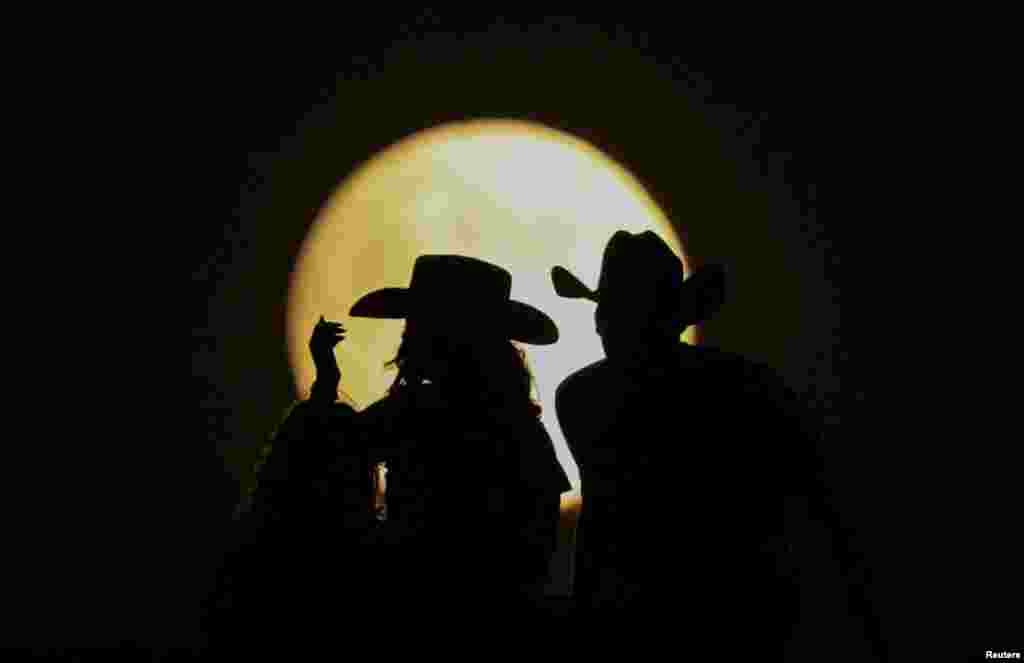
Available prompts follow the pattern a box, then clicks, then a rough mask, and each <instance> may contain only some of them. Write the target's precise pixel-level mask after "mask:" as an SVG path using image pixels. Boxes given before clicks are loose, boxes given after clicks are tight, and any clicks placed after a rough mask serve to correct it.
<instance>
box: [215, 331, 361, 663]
mask: <svg viewBox="0 0 1024 663" xmlns="http://www.w3.org/2000/svg"><path fill="white" fill-rule="evenodd" d="M344 333H345V332H344V329H343V328H342V327H341V325H339V324H338V323H333V322H327V321H325V320H324V319H323V318H321V320H320V322H319V323H317V325H316V326H315V328H314V330H313V333H312V336H311V338H310V342H309V348H310V352H311V355H312V358H313V361H314V364H315V365H316V369H317V378H316V381H315V382H314V384H313V388H312V390H311V395H310V398H309V399H308V400H306V401H304V402H300V403H298V404H296V405H295V406H294V407H293V408H292V409H291V410H290V411H289V413H288V415H287V416H286V417H285V419H284V421H283V422H282V423H281V425H280V426H279V427H278V429H277V430H276V431H275V432H274V434H273V435H272V436H271V439H270V443H269V444H268V445H266V447H265V448H264V450H263V459H262V461H261V462H260V463H259V464H258V466H257V470H258V471H257V477H258V484H257V487H256V489H255V490H254V492H253V493H252V495H250V496H249V497H248V498H247V499H246V500H245V501H244V502H243V503H242V504H240V505H239V508H238V509H237V510H236V514H235V522H234V523H233V532H232V534H231V542H230V544H229V550H228V551H227V556H226V559H225V562H224V563H223V565H222V569H221V572H220V576H219V578H218V583H219V585H218V587H217V588H216V590H215V592H214V594H213V596H211V597H210V600H209V605H208V611H209V615H208V617H207V628H208V630H209V631H210V633H209V641H210V644H211V646H213V647H214V648H225V647H229V648H238V647H244V646H259V645H261V644H268V643H269V641H270V640H273V639H279V640H281V641H284V642H287V641H289V640H293V639H295V638H301V639H303V641H305V642H306V643H307V644H309V645H312V644H313V642H314V641H313V640H312V638H314V637H325V638H328V639H330V638H332V637H334V636H332V635H331V634H332V633H333V632H334V630H335V628H336V626H332V624H337V620H338V619H339V615H338V611H337V610H336V609H331V608H329V606H332V605H336V604H337V602H338V597H339V595H341V596H349V597H353V596H354V597H356V598H354V599H352V598H350V599H349V605H348V606H347V607H348V609H349V610H348V612H349V614H348V615H347V616H346V619H347V620H348V621H350V622H353V623H360V624H365V623H367V622H368V620H369V616H368V615H366V614H364V613H361V612H360V611H359V605H358V602H359V598H358V597H360V596H363V595H365V594H367V593H368V592H370V591H371V589H370V588H371V587H372V585H371V584H370V583H369V582H368V579H366V578H365V576H362V575H359V574H353V571H352V569H353V568H365V567H366V565H367V563H368V562H367V557H366V554H365V553H366V550H365V547H364V546H363V545H362V542H363V541H364V540H365V538H366V537H367V535H368V533H369V532H370V531H371V530H372V529H373V527H375V525H376V520H375V518H374V511H373V493H374V472H373V467H372V464H371V462H370V461H369V459H368V457H367V453H366V448H365V446H364V445H363V444H362V442H361V438H360V435H359V434H358V432H357V428H356V427H357V422H356V420H357V413H356V411H355V410H354V409H353V408H352V407H351V406H349V405H348V404H346V403H343V402H338V399H337V390H338V382H339V380H340V378H341V374H340V370H339V368H338V365H337V362H336V360H335V358H334V347H335V345H337V343H339V342H340V341H341V340H342V339H343V338H344ZM364 603H365V600H364ZM353 617H355V619H353Z"/></svg>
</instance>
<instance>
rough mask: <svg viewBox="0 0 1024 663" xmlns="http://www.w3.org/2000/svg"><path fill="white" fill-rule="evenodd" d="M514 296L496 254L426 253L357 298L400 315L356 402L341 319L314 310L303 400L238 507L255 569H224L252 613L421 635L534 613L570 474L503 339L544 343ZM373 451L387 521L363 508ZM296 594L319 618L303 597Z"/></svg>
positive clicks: (553, 334) (513, 350)
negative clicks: (380, 374)
mask: <svg viewBox="0 0 1024 663" xmlns="http://www.w3.org/2000/svg"><path fill="white" fill-rule="evenodd" d="M510 292H511V275H510V274H509V273H508V272H507V271H506V270H504V269H502V268H500V267H497V266H495V265H491V264H489V263H486V262H484V261H481V260H476V259H473V258H468V257H463V256H446V255H427V256H421V257H420V258H418V259H417V260H416V263H415V265H414V267H413V273H412V281H411V284H410V286H409V287H408V288H385V289H382V290H377V291H374V292H371V293H369V294H367V295H365V296H364V297H362V298H361V299H360V300H358V301H357V302H356V303H355V304H354V306H353V307H352V309H351V315H353V316H361V317H371V318H405V320H406V324H405V331H404V333H403V336H402V342H401V344H400V346H399V348H398V350H397V353H396V356H395V358H394V359H393V361H392V362H391V364H392V365H393V366H394V367H396V368H397V376H396V378H395V380H394V383H393V384H392V386H391V388H390V390H389V393H388V395H387V396H386V397H385V398H383V399H381V400H380V401H378V402H376V403H374V404H373V405H371V406H369V407H368V408H366V409H365V410H364V411H362V412H356V411H355V410H354V409H352V408H351V407H349V406H348V405H345V404H343V403H339V402H337V394H338V387H339V383H340V378H341V373H340V370H339V368H338V366H337V363H336V360H335V357H334V353H333V347H334V345H335V344H336V343H338V342H340V341H341V340H342V339H343V338H344V329H343V328H342V327H341V325H340V324H338V323H334V322H328V321H325V320H323V319H321V322H320V323H318V325H317V327H316V329H315V330H314V333H313V336H312V339H311V342H310V348H311V352H312V354H313V359H314V363H315V364H316V369H317V376H316V381H315V383H314V387H313V389H312V394H311V397H310V399H309V400H308V401H306V402H304V403H301V404H299V405H298V406H296V407H295V408H294V409H293V410H292V412H291V413H290V414H289V416H288V417H287V418H286V420H285V421H284V423H283V424H282V426H281V428H280V430H279V431H278V433H277V435H276V436H275V439H274V443H273V448H272V450H271V452H270V455H269V457H268V458H267V461H266V464H265V466H264V468H263V469H262V471H261V473H260V477H261V478H260V487H259V489H258V490H257V491H256V494H255V496H254V499H253V501H252V504H251V505H250V507H249V509H248V510H247V512H246V513H245V514H244V515H243V517H242V520H243V521H245V522H248V523H250V525H249V528H248V529H249V531H252V532H254V534H252V535H251V536H250V540H251V541H252V543H251V544H250V545H249V546H248V550H249V551H250V553H249V554H248V558H249V559H256V560H258V565H255V566H256V567H257V568H258V570H256V571H253V570H252V569H253V567H254V565H253V564H251V563H250V564H249V565H248V566H247V567H246V565H244V564H243V565H240V566H243V567H246V568H247V571H246V573H247V575H246V576H245V578H244V579H241V578H239V579H238V580H236V582H235V585H236V586H238V585H242V586H243V588H242V589H240V590H237V591H236V593H235V596H236V602H237V601H238V599H237V597H238V596H240V595H242V594H244V595H245V597H246V601H248V602H249V605H250V607H249V608H248V614H250V615H251V614H252V613H253V612H255V613H261V612H263V614H265V611H266V610H270V611H271V612H273V613H275V614H281V613H284V616H283V618H285V619H288V618H291V619H292V621H293V622H299V623H297V624H295V628H298V629H302V630H304V631H309V630H310V629H315V628H317V627H315V626H311V625H309V623H317V624H322V623H323V622H324V621H326V622H328V623H335V624H338V623H340V624H342V625H344V626H345V627H347V628H349V629H350V632H356V631H359V629H364V630H365V629H367V628H370V629H371V631H368V633H370V632H376V633H379V634H386V635H388V636H389V637H394V638H396V640H395V643H397V642H398V641H400V640H401V638H402V636H410V635H412V634H413V633H414V632H416V633H418V634H420V635H422V634H423V631H422V630H419V629H418V628H417V627H418V625H423V626H424V627H430V628H434V626H435V624H437V623H444V622H446V621H447V623H448V624H450V626H451V628H453V629H468V628H474V627H475V628H480V627H485V628H486V627H496V628H499V629H503V628H505V627H506V626H507V620H509V619H518V618H521V617H524V616H530V615H535V614H537V612H536V610H535V606H536V601H537V599H539V597H540V593H541V590H542V588H543V585H544V584H545V581H546V580H547V571H548V562H549V559H550V557H551V554H552V552H553V551H554V548H555V546H556V544H557V528H558V521H559V503H560V495H561V493H562V492H564V491H566V490H568V489H569V488H570V485H569V482H568V479H567V478H566V476H565V473H564V471H563V470H562V468H561V466H560V465H559V463H558V460H557V458H556V456H555V453H554V449H553V445H552V442H551V439H550V437H549V436H548V433H547V431H546V430H545V429H544V426H543V425H542V423H541V422H540V419H539V414H540V408H539V406H537V405H536V404H535V403H534V402H533V401H532V400H531V397H530V390H531V375H530V372H529V369H528V367H527V365H526V362H525V357H524V355H523V353H522V351H521V350H520V349H519V348H518V347H517V346H516V345H515V344H514V343H513V342H514V341H518V342H522V343H529V344H550V343H554V342H555V341H556V340H557V338H558V330H557V327H556V326H555V324H554V322H553V321H552V320H551V319H550V318H549V317H548V316H547V315H545V314H544V313H543V312H541V311H539V310H537V309H536V308H534V307H532V306H530V305H528V304H524V303H520V302H517V301H514V300H511V299H510V298H509V295H510ZM378 463H385V464H386V467H387V518H386V520H384V521H383V522H378V521H377V520H376V518H375V517H374V516H375V513H374V507H373V501H374V500H373V498H374V494H373V493H374V482H373V469H374V468H375V467H376V466H377V464H378ZM295 550H299V551H301V552H300V553H299V554H294V551H295ZM253 551H256V552H253ZM278 555H280V556H279V557H277V556H278ZM281 560H285V561H286V562H287V563H285V562H282V561H281ZM282 567H287V568H282ZM303 594H305V595H307V596H308V598H307V599H306V601H314V600H315V601H316V602H317V603H316V604H315V605H310V610H313V609H315V610H316V611H319V615H320V616H317V615H316V614H310V613H309V611H308V610H299V608H301V605H302V603H303V599H302V595H303ZM253 605H255V606H259V607H255V608H254V607H251V606H253ZM296 615H300V616H296ZM247 619H248V620H249V621H252V618H251V617H249V618H247ZM339 620H340V622H339ZM236 622H237V620H236ZM325 628H327V630H328V631H329V630H330V628H329V627H325ZM352 629H354V630H352ZM372 629H376V631H373V630H372ZM244 630H245V629H244V628H243V629H242V631H243V632H244ZM437 636H438V637H441V638H446V637H449V636H450V634H449V636H446V635H445V631H444V630H442V631H439V632H437ZM235 637H239V636H238V635H236V636H235ZM393 644H394V643H393Z"/></svg>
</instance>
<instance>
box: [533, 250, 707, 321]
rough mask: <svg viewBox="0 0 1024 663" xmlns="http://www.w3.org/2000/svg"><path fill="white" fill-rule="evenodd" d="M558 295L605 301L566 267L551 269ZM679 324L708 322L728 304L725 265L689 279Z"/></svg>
mask: <svg viewBox="0 0 1024 663" xmlns="http://www.w3.org/2000/svg"><path fill="white" fill-rule="evenodd" d="M551 280H552V283H553V284H554V286H555V292H556V293H557V294H558V295H559V296H561V297H565V298H566V299H588V300H590V301H593V302H595V303H597V304H600V302H601V292H600V291H599V290H590V289H589V288H587V287H586V286H585V285H583V282H582V281H580V279H579V278H578V277H576V275H574V274H573V273H572V272H570V271H569V270H567V269H566V268H564V267H561V266H558V267H555V268H553V269H552V270H551ZM681 291H682V292H681V297H680V299H679V302H678V308H677V320H676V323H677V324H678V325H680V326H681V327H683V328H686V327H688V326H690V325H692V324H697V323H699V322H704V321H706V320H708V319H710V318H711V317H713V316H714V315H715V314H716V313H718V311H719V309H721V308H722V305H723V304H724V303H725V294H726V293H725V291H726V269H725V266H724V265H721V264H716V263H709V264H707V265H704V266H702V267H700V268H699V269H697V271H695V272H694V273H693V274H691V275H690V277H689V278H687V279H685V280H684V281H683V283H682V287H681Z"/></svg>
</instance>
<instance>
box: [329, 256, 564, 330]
mask: <svg viewBox="0 0 1024 663" xmlns="http://www.w3.org/2000/svg"><path fill="white" fill-rule="evenodd" d="M511 291H512V275H511V274H510V273H509V272H508V270H505V269H503V268H501V267H498V266H497V265H493V264H491V263H489V262H485V261H483V260H479V259H477V258H470V257H468V256H459V255H421V256H419V257H418V258H416V262H415V264H414V265H413V268H412V279H411V281H410V284H409V287H408V288H381V289H379V290H374V291H372V292H370V293H367V294H366V295H363V296H362V297H361V298H359V300H358V301H356V303H355V304H353V305H352V309H351V311H349V315H352V316H355V317H361V318H392V319H395V318H415V319H419V320H428V321H444V322H446V323H447V324H448V325H450V326H452V325H454V326H459V325H461V324H467V325H470V326H471V327H474V328H475V327H481V326H483V327H488V328H490V329H492V330H495V331H496V332H499V333H501V334H503V335H505V336H506V337H507V338H509V339H511V340H513V341H521V342H523V343H529V344H532V345H550V344H552V343H554V342H555V341H557V340H558V327H557V326H556V325H555V322H554V320H552V319H551V318H550V317H548V315H547V314H545V313H544V312H543V311H540V310H539V309H537V308H535V307H533V306H530V305H529V304H525V303H523V302H519V301H516V300H514V299H510V294H511Z"/></svg>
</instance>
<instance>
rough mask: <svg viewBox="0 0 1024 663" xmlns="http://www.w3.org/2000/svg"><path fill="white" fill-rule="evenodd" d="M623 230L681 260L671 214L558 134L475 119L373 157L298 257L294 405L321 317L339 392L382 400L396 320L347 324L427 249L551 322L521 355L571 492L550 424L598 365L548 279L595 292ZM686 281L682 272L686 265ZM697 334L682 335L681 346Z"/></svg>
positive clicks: (584, 324) (587, 307)
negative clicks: (607, 251) (486, 267)
mask: <svg viewBox="0 0 1024 663" xmlns="http://www.w3.org/2000/svg"><path fill="white" fill-rule="evenodd" d="M619 229H625V230H628V231H630V232H641V231H643V230H654V231H655V232H657V233H658V234H659V235H661V236H662V237H663V238H664V239H665V240H666V241H667V242H668V244H669V245H670V246H671V247H672V249H673V250H674V251H675V252H676V254H677V255H679V256H684V252H683V250H682V247H681V246H680V243H679V239H678V237H677V236H676V234H675V232H674V231H673V229H672V226H671V225H670V223H669V221H668V219H667V218H666V217H665V214H664V213H663V212H662V211H661V210H660V209H659V208H658V206H657V205H656V204H655V203H654V201H653V200H652V199H651V197H650V196H649V195H648V194H647V192H646V191H644V189H643V187H642V186H641V185H640V184H639V183H638V182H637V181H636V180H635V179H634V178H633V177H632V176H631V175H629V174H628V173H627V172H626V171H625V170H624V169H623V168H622V167H621V166H619V165H618V164H616V163H615V162H614V161H612V160H611V159H610V158H608V157H607V156H605V155H604V154H602V153H601V152H600V151H598V150H597V149H596V148H594V147H593V146H591V145H589V144H588V143H586V142H584V141H582V140H579V139H577V138H575V137H573V136H570V135H568V134H565V133H562V132H559V131H555V130H553V129H550V128H547V127H544V126H541V125H536V124H531V123H526V122H518V121H505V120H480V121H473V122H466V123H458V124H449V125H443V126H440V127H436V128H434V129H430V130H427V131H423V132H420V133H418V134H415V135H413V136H411V137H409V138H407V139H405V140H403V141H401V142H399V143H397V144H395V145H393V146H391V147H390V148H388V149H386V150H384V151H382V152H380V153H378V154H377V155H376V156H374V157H373V158H372V159H371V160H369V161H368V162H366V163H365V164H364V165H363V166H362V167H360V168H359V169H358V170H357V171H356V172H355V173H353V174H352V175H351V176H350V177H349V178H348V179H347V180H345V181H344V182H343V183H342V185H341V186H340V187H339V188H338V190H337V191H336V192H335V193H334V194H333V195H332V196H331V198H330V199H329V201H328V202H327V204H326V205H325V206H324V208H323V209H322V210H321V212H320V215H319V216H318V217H317V219H316V220H315V222H314V224H313V227H312V229H311V230H310V232H309V234H308V236H307V237H306V240H305V244H304V245H303V247H302V250H301V252H300V254H299V256H298V259H297V262H296V266H295V271H294V272H293V274H292V282H291V287H290V292H289V302H288V323H287V333H288V354H289V360H290V363H291V367H292V371H293V373H294V376H295V384H296V386H297V388H298V390H299V395H300V397H301V398H306V397H307V396H308V392H309V389H310V387H311V385H312V382H313V378H314V369H313V363H312V360H311V359H310V357H309V351H308V346H307V344H308V341H309V335H310V332H311V330H312V328H313V325H314V323H315V322H316V321H317V319H319V317H320V315H321V314H323V315H324V316H326V317H327V318H328V319H333V320H340V321H342V322H344V324H345V326H346V327H347V329H348V335H347V338H346V339H345V340H344V341H343V342H342V343H341V344H340V345H339V346H338V349H337V356H338V363H339V365H340V366H341V371H342V385H341V386H342V389H343V390H344V391H345V392H346V394H347V395H348V397H349V398H350V399H351V400H352V401H354V404H355V405H356V406H357V407H365V406H366V405H369V404H370V403H372V402H373V401H375V400H377V399H378V398H380V397H382V396H383V395H384V393H385V392H386V391H387V388H388V386H389V385H390V384H391V381H392V379H393V378H394V372H393V371H392V370H389V369H386V368H385V367H384V363H385V362H386V361H388V360H389V359H391V358H392V357H393V356H394V352H395V350H396V348H397V347H398V341H399V338H400V336H401V332H402V324H403V323H402V321H400V320H371V319H364V318H349V317H348V315H347V314H348V310H349V307H350V306H351V305H352V303H353V302H354V301H355V300H356V299H357V298H358V297H359V296H361V295H363V294H365V293H366V292H368V291H370V290H373V289H375V288H381V287H387V286H403V287H404V286H407V285H408V284H409V278H410V276H411V274H412V265H413V261H414V260H415V259H416V256H418V255H420V254H423V253H459V254H464V255H470V256H474V257H477V258H481V259H483V260H488V261H490V262H493V263H495V264H498V265H501V266H502V267H504V268H506V269H508V270H509V271H510V272H511V273H512V297H514V298H516V299H519V300H522V301H526V302H529V303H531V304H533V305H534V306H537V307H538V308H540V309H541V310H543V311H545V312H546V313H548V315H550V316H551V317H552V318H553V319H554V320H555V322H556V323H557V324H558V327H559V330H560V331H561V339H560V340H559V342H558V343H556V344H554V345H552V346H547V347H534V346H523V347H524V348H525V349H526V351H527V355H528V358H529V361H530V365H531V368H532V370H533V373H534V377H535V379H536V390H537V394H536V396H537V397H538V398H539V400H540V403H541V405H542V406H543V408H544V413H543V420H544V423H545V425H546V426H547V428H548V430H549V431H550V433H551V436H552V438H553V439H554V441H555V447H556V450H557V453H558V457H559V460H560V461H561V462H562V465H563V466H564V467H565V469H566V472H567V473H568V475H569V478H570V480H571V481H572V484H573V487H574V489H575V490H579V472H578V470H577V468H576V464H575V462H574V461H573V459H572V456H571V455H570V453H569V450H568V448H567V447H566V444H565V440H564V438H563V436H562V433H561V429H560V428H559V426H558V420H557V417H556V415H555V406H554V394H555V388H556V387H557V386H558V383H559V382H560V381H561V380H562V379H563V378H565V377H566V376H567V375H569V373H571V372H572V371H574V370H576V369H578V368H581V367H582V366H585V365H586V364H589V363H591V362H593V361H596V360H597V359H600V358H601V357H602V356H603V352H602V350H601V344H600V340H599V339H598V337H597V335H596V333H595V329H594V305H593V304H592V303H589V302H586V301H584V300H567V299H562V298H561V297H559V296H557V295H556V294H555V292H554V289H553V288H552V286H551V281H550V277H549V274H550V270H551V267H552V266H554V265H564V266H566V267H568V268H569V269H570V270H571V271H573V272H574V273H575V274H577V275H578V276H579V277H580V278H581V279H582V280H583V281H584V282H585V283H587V285H589V286H591V287H596V285H597V277H598V272H599V271H600V266H601V254H602V252H603V250H604V245H605V243H606V242H607V241H608V238H609V237H611V235H612V233H613V232H615V231H616V230H619ZM687 271H689V267H687ZM691 333H692V328H691V330H688V331H687V334H686V336H684V340H686V341H688V342H692V338H689V337H690V335H691Z"/></svg>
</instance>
